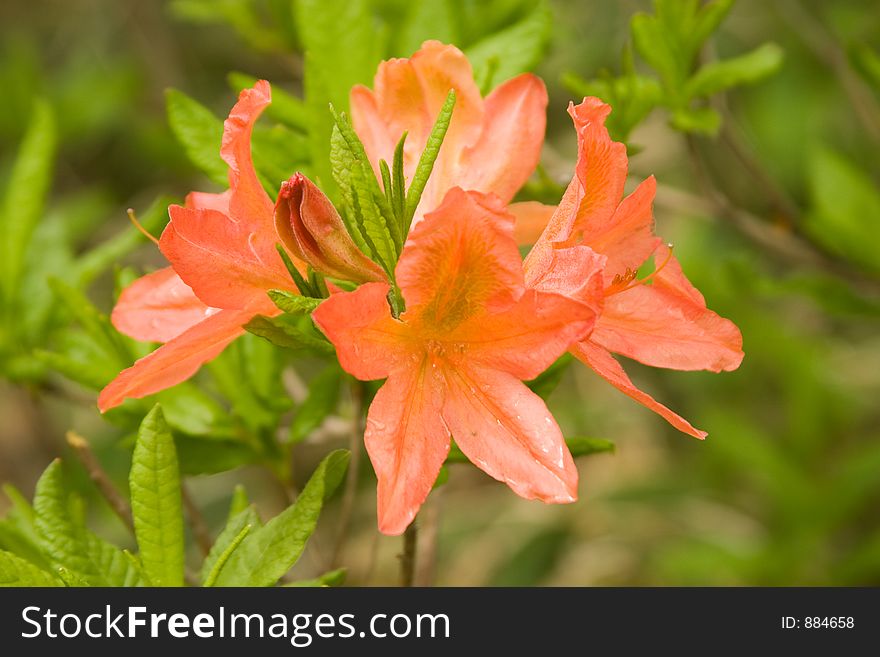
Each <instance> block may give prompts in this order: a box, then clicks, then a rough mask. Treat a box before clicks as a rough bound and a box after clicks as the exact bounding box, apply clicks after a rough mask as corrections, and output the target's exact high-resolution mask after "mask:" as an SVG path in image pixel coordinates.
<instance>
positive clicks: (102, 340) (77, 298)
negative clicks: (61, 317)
mask: <svg viewBox="0 0 880 657" xmlns="http://www.w3.org/2000/svg"><path fill="white" fill-rule="evenodd" d="M48 283H49V287H50V288H52V293H53V294H54V295H55V299H56V300H57V301H58V302H59V303H60V304H62V305H63V306H64V307H65V308H66V309H67V310H68V312H70V314H71V315H72V316H73V317H74V318H75V319H76V321H77V322H78V323H79V325H80V326H82V328H83V330H85V332H86V334H88V336H89V337H90V338H91V339H92V340H94V341H95V343H96V344H97V345H99V346H100V347H101V348H102V349H104V350H105V351H106V352H107V354H108V355H109V356H111V357H115V358H116V359H117V360H118V364H121V365H123V366H126V365H128V364H129V363H130V362H131V358H132V354H131V352H130V351H129V349H128V347H127V345H126V343H125V342H124V341H123V340H124V338H123V337H122V336H121V335H120V334H119V332H118V331H117V330H116V329H115V328H114V326H113V324H112V323H111V322H110V318H109V317H107V315H105V314H104V313H102V312H101V311H100V310H98V309H97V308H96V307H95V306H94V304H92V302H91V301H89V298H88V297H87V296H86V295H85V294H84V293H83V292H81V291H80V290H77V289H75V288H73V287H71V286H70V285H68V284H67V283H65V282H64V281H62V280H60V279H58V278H55V277H52V278H49V281H48Z"/></svg>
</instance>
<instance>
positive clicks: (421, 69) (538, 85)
mask: <svg viewBox="0 0 880 657" xmlns="http://www.w3.org/2000/svg"><path fill="white" fill-rule="evenodd" d="M450 90H454V91H455V109H454V110H453V113H452V119H451V121H450V124H449V129H448V130H447V132H446V137H445V139H444V140H443V145H442V147H441V148H440V153H439V155H438V157H437V160H436V162H435V164H434V169H433V172H432V174H431V178H430V179H429V181H428V184H427V187H426V188H425V191H424V193H423V194H422V197H421V201H420V203H419V206H418V208H417V209H416V214H415V217H414V219H413V224H414V225H415V224H417V223H418V222H419V221H420V220H421V218H422V217H423V216H424V214H425V213H426V212H429V211H431V210H433V209H434V208H436V207H437V206H438V205H439V204H440V201H441V200H442V199H443V197H444V196H445V195H446V192H447V191H448V190H449V189H451V188H452V187H461V188H462V189H467V190H475V191H479V192H484V193H493V194H495V195H496V196H498V198H500V199H501V200H502V201H503V202H504V203H510V201H511V200H512V199H513V196H514V194H516V192H517V191H518V190H519V188H520V187H522V185H523V184H524V183H525V182H526V180H528V178H529V176H530V175H531V174H532V172H533V171H534V170H535V167H536V166H537V165H538V161H539V159H540V156H541V144H542V143H543V141H544V129H545V126H546V108H547V90H546V88H545V87H544V83H543V82H542V81H541V79H540V78H539V77H537V76H535V75H532V74H531V73H525V74H523V75H519V76H517V77H515V78H513V79H511V80H508V81H507V82H504V83H503V84H501V85H500V86H498V87H497V88H496V89H495V90H494V91H492V92H491V93H490V94H489V95H488V96H486V98H485V99H484V98H483V97H482V96H481V95H480V90H479V88H478V87H477V84H476V82H475V81H474V74H473V70H472V68H471V65H470V62H468V60H467V58H466V57H465V56H464V54H463V53H462V52H461V51H460V50H459V49H458V48H456V47H455V46H449V45H444V44H442V43H440V42H438V41H426V42H425V43H424V44H423V45H422V47H421V49H420V50H419V51H418V52H416V53H415V54H414V55H413V56H412V57H410V58H409V59H390V60H388V61H385V62H382V64H380V65H379V70H378V72H377V73H376V77H375V80H374V83H373V90H370V89H368V88H366V87H364V86H362V85H358V86H356V87H354V89H353V90H352V92H351V115H352V121H353V124H354V128H355V131H356V132H357V133H358V136H359V137H360V138H361V141H363V143H364V148H365V149H366V151H367V155H368V157H369V158H370V162H371V163H372V166H373V169H374V171H375V172H376V175H377V176H379V160H381V159H384V160H385V161H386V162H391V161H392V159H393V155H394V148H395V146H396V145H397V142H398V140H400V138H401V136H402V135H403V133H404V132H406V133H407V138H406V143H405V146H404V154H403V155H404V156H403V169H404V175H405V176H406V178H407V180H412V176H413V173H414V171H415V168H416V164H417V163H418V161H419V157H420V156H421V154H422V151H423V150H424V148H425V145H426V143H427V141H428V136H429V134H430V132H431V129H432V127H433V125H434V121H435V120H436V118H437V115H438V113H439V112H440V108H441V107H442V106H443V103H444V102H445V101H446V97H447V94H448V93H449V91H450ZM534 209H535V205H533V204H527V205H525V206H521V205H520V204H514V205H513V206H511V207H510V211H511V212H513V213H514V214H515V215H517V216H518V215H519V213H520V212H523V213H530V212H533V211H534ZM545 219H546V217H545Z"/></svg>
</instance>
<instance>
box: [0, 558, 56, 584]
mask: <svg viewBox="0 0 880 657" xmlns="http://www.w3.org/2000/svg"><path fill="white" fill-rule="evenodd" d="M4 586H63V583H62V582H61V581H60V580H59V579H58V578H57V577H55V576H54V575H53V574H52V573H49V572H46V571H45V570H42V569H40V568H37V567H36V566H35V565H34V564H32V563H30V562H29V561H25V560H24V559H22V558H21V557H18V556H16V555H14V554H12V553H11V552H7V551H6V550H0V587H4Z"/></svg>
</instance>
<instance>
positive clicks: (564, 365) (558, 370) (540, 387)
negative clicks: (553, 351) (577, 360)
mask: <svg viewBox="0 0 880 657" xmlns="http://www.w3.org/2000/svg"><path fill="white" fill-rule="evenodd" d="M572 360H573V357H572V356H571V354H568V353H566V354H563V355H562V356H560V357H559V358H558V359H557V360H556V362H554V363H553V364H552V365H551V366H550V367H548V368H547V369H546V370H544V371H543V372H542V373H541V374H539V375H538V376H536V377H535V378H534V379H532V380H531V381H526V382H525V383H526V385H527V386H528V387H529V389H530V390H531V391H532V392H534V393H535V394H536V395H538V396H539V397H540V398H541V399H544V400H545V401H546V399H547V397H548V396H549V395H550V393H551V392H553V391H554V390H556V387H557V386H558V385H559V382H560V381H561V380H562V375H563V374H565V371H566V370H567V369H568V366H569V365H571V362H572Z"/></svg>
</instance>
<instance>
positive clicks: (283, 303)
mask: <svg viewBox="0 0 880 657" xmlns="http://www.w3.org/2000/svg"><path fill="white" fill-rule="evenodd" d="M269 298H270V299H272V302H273V303H274V304H275V305H276V306H278V308H280V309H281V310H283V311H284V312H286V313H288V314H290V315H309V314H311V312H312V311H313V310H314V309H315V308H317V307H318V306H319V305H320V304H321V302H322V301H323V299H313V298H312V297H304V296H302V295H300V294H294V293H293V292H288V291H287V290H269Z"/></svg>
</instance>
